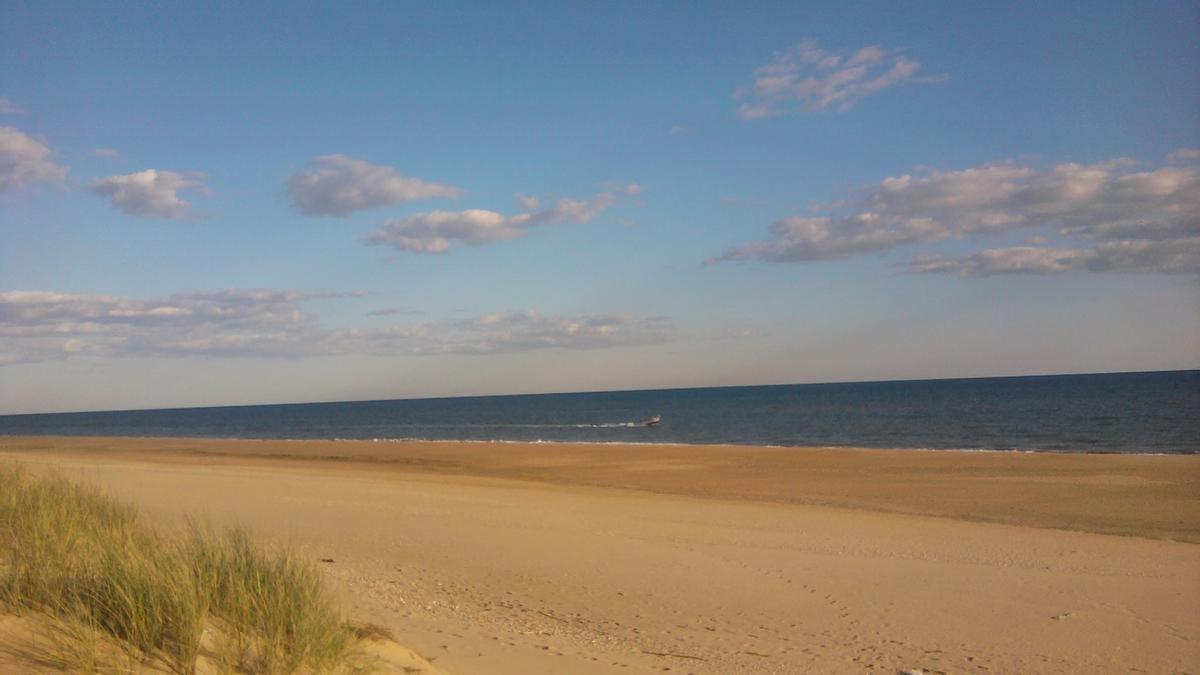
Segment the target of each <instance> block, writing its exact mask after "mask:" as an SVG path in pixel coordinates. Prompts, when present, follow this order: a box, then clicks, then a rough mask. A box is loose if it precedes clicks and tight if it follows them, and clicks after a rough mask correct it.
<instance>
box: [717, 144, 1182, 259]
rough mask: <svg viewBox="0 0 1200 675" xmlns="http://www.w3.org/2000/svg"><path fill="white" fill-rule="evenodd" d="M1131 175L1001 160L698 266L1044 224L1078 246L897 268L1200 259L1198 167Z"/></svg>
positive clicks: (898, 185)
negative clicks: (1197, 243)
mask: <svg viewBox="0 0 1200 675" xmlns="http://www.w3.org/2000/svg"><path fill="white" fill-rule="evenodd" d="M1137 168H1138V167H1137V165H1136V163H1135V162H1133V161H1132V160H1128V159H1116V160H1112V161H1108V162H1101V163H1097V164H1090V165H1082V164H1072V163H1068V164H1059V165H1057V166H1054V167H1052V168H1051V169H1049V170H1038V169H1036V168H1033V167H1029V166H1022V165H1018V164H1014V163H1006V164H997V165H989V166H982V167H975V168H970V169H964V170H961V171H936V170H934V171H929V172H926V173H925V174H924V175H920V176H912V175H903V176H899V177H892V178H887V179H885V180H884V181H882V182H881V183H879V184H877V185H873V186H870V187H868V188H867V189H865V190H863V191H862V192H861V193H860V194H858V195H856V196H855V197H853V198H851V199H848V200H844V201H841V202H836V204H839V205H841V206H840V210H839V212H836V213H830V214H828V215H817V216H793V217H789V218H784V219H782V220H779V221H777V222H775V223H773V224H772V225H771V226H770V229H769V234H770V236H769V237H768V238H767V239H764V240H761V241H754V242H749V243H747V244H743V245H740V246H734V247H731V248H729V249H728V250H726V251H725V253H723V254H722V255H720V256H717V257H715V258H711V259H709V260H707V261H705V262H706V263H707V264H712V263H719V262H726V261H737V260H750V259H759V260H764V261H767V262H803V261H811V260H830V259H836V258H846V257H850V256H856V255H864V254H869V253H874V252H880V251H888V250H891V249H895V248H898V247H902V246H907V245H916V244H931V243H934V242H938V241H942V240H947V239H966V238H971V237H978V236H986V235H989V234H994V233H1000V232H1006V231H1010V230H1016V229H1021V228H1044V230H1045V231H1046V232H1049V231H1056V232H1057V234H1058V235H1059V236H1060V237H1062V238H1064V239H1069V240H1075V241H1076V242H1077V243H1078V245H1076V246H1066V247H1063V246H1059V247H1052V246H1041V247H1036V246H1022V247H1014V248H1000V249H991V250H986V251H983V252H981V253H977V254H972V255H966V256H960V257H947V256H943V255H937V254H925V255H923V256H921V257H918V258H917V259H916V260H914V261H913V262H911V263H908V264H906V265H905V268H906V269H908V270H910V271H914V272H948V273H953V274H958V275H960V276H989V275H994V274H1030V273H1036V274H1050V273H1057V272H1064V271H1067V270H1071V269H1087V270H1091V271H1096V272H1108V271H1112V272H1157V273H1181V272H1189V271H1193V270H1194V269H1195V268H1196V261H1195V259H1196V258H1197V256H1200V249H1197V248H1196V247H1195V245H1194V243H1193V242H1194V240H1195V238H1196V237H1198V236H1200V173H1198V172H1197V168H1196V167H1181V166H1162V167H1159V168H1154V169H1150V170H1140V171H1139V170H1137ZM1039 236H1040V235H1039ZM1031 241H1035V242H1039V243H1044V242H1046V241H1047V239H1045V238H1044V237H1042V238H1038V239H1034V240H1031Z"/></svg>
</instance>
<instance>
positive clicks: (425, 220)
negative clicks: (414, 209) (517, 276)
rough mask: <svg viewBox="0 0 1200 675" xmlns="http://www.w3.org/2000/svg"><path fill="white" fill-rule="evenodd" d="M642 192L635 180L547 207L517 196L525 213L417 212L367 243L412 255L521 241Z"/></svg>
mask: <svg viewBox="0 0 1200 675" xmlns="http://www.w3.org/2000/svg"><path fill="white" fill-rule="evenodd" d="M641 191H642V188H641V187H640V186H639V185H637V184H636V183H635V184H630V185H626V186H623V187H619V188H616V189H613V190H608V191H605V192H601V193H599V194H597V195H594V196H592V197H589V198H587V199H560V200H558V201H557V202H555V203H554V204H553V205H552V206H549V207H544V206H543V205H542V203H541V201H540V200H539V199H537V198H536V197H529V196H526V195H518V197H517V199H518V201H519V202H520V203H521V206H522V207H523V208H524V209H526V211H525V212H524V213H519V214H517V215H513V216H507V215H504V214H502V213H498V212H496V211H488V210H485V209H468V210H466V211H430V212H428V213H418V214H416V215H412V216H407V217H405V218H397V219H395V220H388V221H385V222H384V223H383V227H382V228H381V229H380V230H379V231H378V232H375V233H373V234H371V235H370V236H368V237H367V238H366V241H367V243H369V244H386V245H388V246H392V247H394V248H396V249H397V250H401V251H411V252H414V253H445V252H447V251H449V250H450V247H451V246H452V244H453V243H454V242H461V243H464V244H467V245H468V246H483V245H485V244H493V243H496V242H501V241H510V240H513V239H520V238H521V237H524V236H526V235H527V234H528V233H529V230H530V229H532V228H534V227H537V226H540V225H563V224H568V223H579V224H582V223H588V222H591V221H592V219H594V218H595V217H596V216H598V215H600V213H602V212H603V211H604V210H606V209H608V208H610V207H611V206H613V205H614V204H616V203H617V201H618V200H619V199H620V198H621V197H622V196H626V195H636V194H639V193H641Z"/></svg>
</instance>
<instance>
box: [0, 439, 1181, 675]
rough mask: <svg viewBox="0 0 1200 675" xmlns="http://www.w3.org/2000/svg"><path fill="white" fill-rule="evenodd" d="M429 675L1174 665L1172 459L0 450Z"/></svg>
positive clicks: (493, 449) (334, 447)
mask: <svg viewBox="0 0 1200 675" xmlns="http://www.w3.org/2000/svg"><path fill="white" fill-rule="evenodd" d="M5 458H11V459H17V460H19V461H22V462H25V463H27V464H29V465H31V466H35V467H56V468H58V469H60V470H62V471H64V472H66V473H68V474H69V475H72V476H75V477H78V478H83V479H86V480H90V481H94V482H98V483H100V484H102V485H105V486H107V487H109V488H110V489H112V490H113V491H114V492H115V493H116V494H118V495H119V496H121V497H123V498H126V499H129V500H132V501H134V502H136V503H137V504H139V505H140V506H141V507H142V508H143V509H145V511H146V513H147V514H148V515H149V516H150V517H152V518H154V519H157V520H162V521H166V522H178V521H179V520H180V519H181V518H182V517H183V516H184V515H186V514H191V515H203V516H204V517H207V518H211V519H213V520H215V521H217V522H230V521H236V522H239V523H242V524H244V525H247V526H248V527H250V528H252V529H253V530H255V531H256V532H257V533H258V534H260V535H261V536H264V537H267V538H272V539H275V540H280V541H289V542H292V543H293V544H295V545H297V546H299V547H301V548H302V549H303V550H305V551H306V552H308V553H309V554H311V555H312V556H314V557H315V558H321V559H328V560H332V561H333V562H328V563H323V567H324V569H325V570H326V572H327V574H328V576H329V577H330V579H331V581H333V582H334V584H335V585H336V587H337V588H338V589H339V592H340V593H341V594H342V596H343V598H344V601H345V603H346V606H347V608H348V610H349V611H350V612H351V613H353V614H355V615H357V616H360V617H362V618H364V619H367V620H373V621H376V622H378V623H381V624H383V625H385V626H387V627H388V628H390V629H391V630H393V631H394V632H395V634H396V635H397V638H398V639H399V641H400V642H402V643H404V644H406V645H408V646H411V647H413V648H415V649H416V650H417V651H418V652H420V653H421V654H424V655H425V656H427V657H432V658H434V659H435V663H436V664H438V665H440V666H441V667H443V668H446V669H447V670H449V671H450V672H455V673H463V674H468V675H469V674H471V673H501V674H504V673H514V674H515V673H537V672H572V673H610V672H648V671H656V672H663V671H664V669H670V671H672V672H681V673H688V672H694V673H743V672H744V673H793V672H822V673H826V672H833V673H837V672H847V673H852V672H854V673H856V672H884V673H895V672H897V671H900V670H911V669H918V668H920V669H924V670H926V671H927V672H937V671H943V672H954V673H957V672H1048V673H1052V672H1062V673H1072V672H1136V670H1134V669H1140V670H1142V671H1144V672H1175V671H1185V672H1186V671H1193V672H1194V671H1196V670H1197V669H1200V574H1198V573H1197V570H1200V546H1197V544H1196V543H1195V542H1198V541H1200V457H1196V456H1184V457H1160V456H1102V455H1032V454H1021V453H929V452H913V451H873V450H822V449H780V448H749V447H713V446H700V447H697V446H615V445H549V444H475V443H466V444H463V443H369V442H363V443H358V442H322V441H296V442H290V441H213V440H194V439H119V438H13V437H3V438H0V459H5Z"/></svg>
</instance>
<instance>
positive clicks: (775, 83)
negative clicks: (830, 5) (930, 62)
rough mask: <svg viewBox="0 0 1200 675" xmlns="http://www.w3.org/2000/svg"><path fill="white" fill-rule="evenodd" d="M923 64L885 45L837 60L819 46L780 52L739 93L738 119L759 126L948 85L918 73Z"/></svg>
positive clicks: (736, 94)
mask: <svg viewBox="0 0 1200 675" xmlns="http://www.w3.org/2000/svg"><path fill="white" fill-rule="evenodd" d="M920 69H921V64H920V63H919V62H917V61H915V60H913V59H910V58H908V57H906V56H903V55H902V54H901V53H900V50H898V49H884V48H883V47H881V46H879V45H871V46H869V47H863V48H862V49H859V50H858V51H856V52H854V53H853V54H849V53H847V54H834V53H831V52H827V51H825V50H824V49H821V48H820V47H818V46H817V43H816V42H815V41H813V40H805V41H803V42H801V43H800V44H798V45H796V46H795V47H792V48H791V49H788V50H786V51H782V52H779V53H778V54H776V55H775V58H773V59H772V60H771V62H770V63H768V64H767V65H765V66H762V67H760V68H758V69H756V70H755V71H754V83H753V84H750V85H748V86H744V87H739V88H738V89H737V90H735V91H734V93H733V97H734V99H735V100H738V101H741V104H740V105H739V107H738V114H739V115H740V116H741V118H742V119H743V120H756V119H761V118H763V117H774V116H778V115H784V114H789V113H795V112H820V111H827V110H840V111H844V110H849V109H850V108H853V107H854V105H855V104H856V103H858V102H859V101H860V100H861V99H863V98H866V97H867V96H870V95H872V94H876V93H879V92H881V91H883V90H884V89H890V88H892V87H895V86H898V85H901V84H908V83H925V82H936V81H940V80H944V79H945V77H944V76H942V77H923V76H918V75H917V73H918V71H919V70H920Z"/></svg>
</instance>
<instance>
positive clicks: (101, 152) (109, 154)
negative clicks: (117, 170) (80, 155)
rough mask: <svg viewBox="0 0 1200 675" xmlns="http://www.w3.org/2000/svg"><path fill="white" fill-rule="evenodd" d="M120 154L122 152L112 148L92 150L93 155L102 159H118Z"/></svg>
mask: <svg viewBox="0 0 1200 675" xmlns="http://www.w3.org/2000/svg"><path fill="white" fill-rule="evenodd" d="M120 156H121V153H120V152H118V151H116V150H113V149H112V148H96V149H95V150H92V157H99V158H100V159H116V158H117V157H120Z"/></svg>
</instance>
